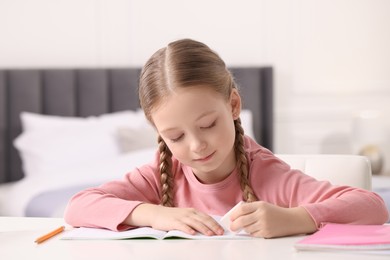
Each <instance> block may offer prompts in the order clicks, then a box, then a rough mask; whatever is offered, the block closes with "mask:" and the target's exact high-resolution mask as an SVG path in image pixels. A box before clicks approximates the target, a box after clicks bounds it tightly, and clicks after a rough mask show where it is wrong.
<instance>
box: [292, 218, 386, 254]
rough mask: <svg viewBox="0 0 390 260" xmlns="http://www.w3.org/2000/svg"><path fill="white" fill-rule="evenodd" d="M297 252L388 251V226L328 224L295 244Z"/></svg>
mask: <svg viewBox="0 0 390 260" xmlns="http://www.w3.org/2000/svg"><path fill="white" fill-rule="evenodd" d="M295 248H296V249H298V250H324V249H344V250H384V249H386V250H390V225H352V224H333V223H328V224H326V225H325V226H324V227H323V228H322V229H320V230H319V231H317V232H316V233H314V234H312V235H310V236H307V237H305V238H304V239H302V240H300V241H298V242H297V243H296V244H295Z"/></svg>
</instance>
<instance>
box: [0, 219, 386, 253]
mask: <svg viewBox="0 0 390 260" xmlns="http://www.w3.org/2000/svg"><path fill="white" fill-rule="evenodd" d="M61 225H64V221H63V219H60V218H17V217H0V258H1V259H43V260H44V259H51V260H52V259H72V260H77V259H105V260H107V259H116V260H117V259H126V260H129V259H137V260H139V259H158V260H165V259H167V260H175V259H185V260H192V259H196V260H208V259H213V260H214V259H218V260H220V259H221V260H223V259H232V260H233V259H234V260H238V259H246V260H248V259H283V260H288V259H310V260H312V259H316V260H321V259H332V260H337V259H342V260H348V259H351V260H352V259H353V260H359V259H362V260H363V259H364V260H369V259H388V258H389V256H388V255H387V256H384V255H371V254H370V255H367V254H358V253H340V252H298V251H296V250H295V249H294V248H293V245H294V243H295V242H296V241H298V240H299V239H301V238H302V236H296V237H287V238H277V239H254V240H162V241H160V240H115V241H113V240H104V241H103V240H60V238H61V234H60V235H57V236H55V237H54V238H51V239H50V240H47V241H46V242H43V243H42V244H39V245H37V244H36V243H34V240H35V239H36V238H37V237H39V236H41V235H43V234H45V233H48V232H49V231H51V230H53V229H55V228H57V227H59V226H61ZM65 226H66V225H65ZM66 229H67V230H69V229H70V227H69V226H66Z"/></svg>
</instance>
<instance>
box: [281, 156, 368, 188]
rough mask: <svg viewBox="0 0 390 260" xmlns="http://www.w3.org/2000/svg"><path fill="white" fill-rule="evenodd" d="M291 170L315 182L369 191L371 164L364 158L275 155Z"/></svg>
mask: <svg viewBox="0 0 390 260" xmlns="http://www.w3.org/2000/svg"><path fill="white" fill-rule="evenodd" d="M276 156H278V157H279V158H280V159H282V160H283V161H285V162H286V163H288V164H289V165H290V166H291V168H294V169H299V170H301V171H303V172H304V173H306V174H307V175H310V176H312V177H314V178H316V179H317V180H328V181H329V182H331V183H332V184H335V185H348V186H353V187H358V188H363V189H366V190H371V164H370V162H369V161H368V159H367V158H366V157H364V156H359V155H341V154H337V155H333V154H315V155H301V154H297V155H295V154H276Z"/></svg>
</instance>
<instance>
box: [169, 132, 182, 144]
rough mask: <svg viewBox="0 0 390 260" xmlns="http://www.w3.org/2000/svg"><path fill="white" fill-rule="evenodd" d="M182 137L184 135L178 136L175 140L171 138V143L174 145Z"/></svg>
mask: <svg viewBox="0 0 390 260" xmlns="http://www.w3.org/2000/svg"><path fill="white" fill-rule="evenodd" d="M183 136H184V134H182V135H180V136H179V137H177V138H173V139H171V142H172V143H176V142H178V141H180V139H182V138H183Z"/></svg>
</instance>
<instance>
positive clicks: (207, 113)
mask: <svg viewBox="0 0 390 260" xmlns="http://www.w3.org/2000/svg"><path fill="white" fill-rule="evenodd" d="M215 112H216V110H210V111H205V112H203V113H202V114H200V115H199V116H198V117H197V118H196V119H195V121H199V120H200V119H201V118H203V117H205V116H208V115H210V114H213V113H215ZM176 128H177V127H171V128H167V129H164V130H162V131H161V133H166V132H169V131H172V130H175V129H176Z"/></svg>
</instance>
